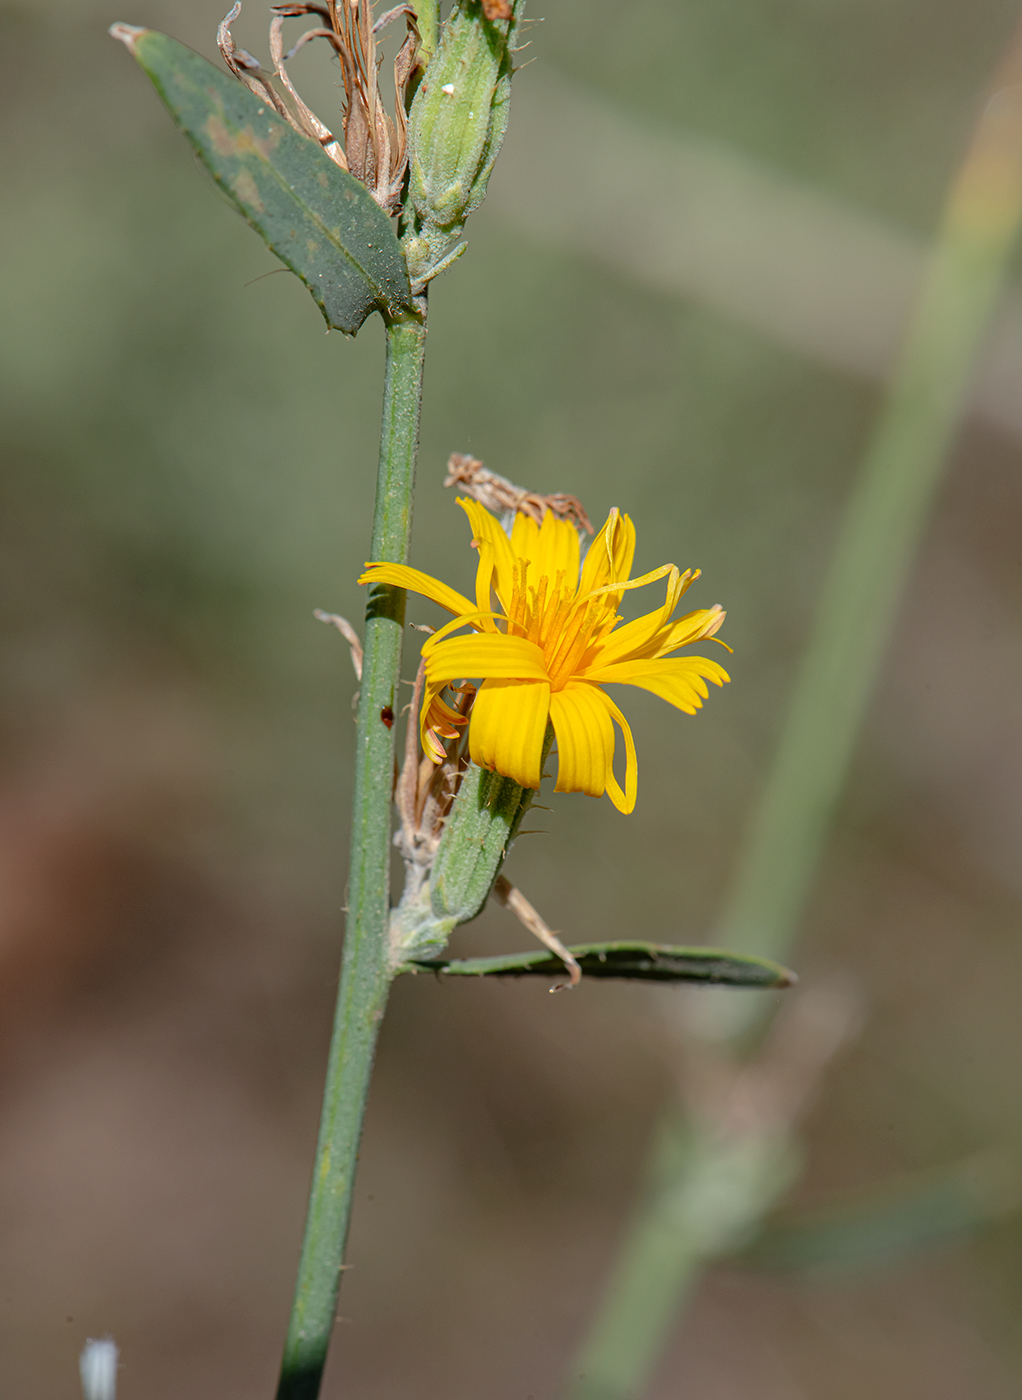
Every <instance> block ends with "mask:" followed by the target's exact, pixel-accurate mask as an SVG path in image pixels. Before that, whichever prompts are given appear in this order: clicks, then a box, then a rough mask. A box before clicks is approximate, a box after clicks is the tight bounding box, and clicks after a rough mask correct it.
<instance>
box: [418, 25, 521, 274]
mask: <svg viewBox="0 0 1022 1400" xmlns="http://www.w3.org/2000/svg"><path fill="white" fill-rule="evenodd" d="M520 11H521V0H516V3H515V4H514V6H513V8H512V6H511V5H510V4H509V3H502V4H496V3H494V0H488V3H485V4H484V3H483V2H482V0H458V3H457V5H456V6H455V8H454V10H453V11H452V13H451V15H450V17H449V18H448V20H447V22H446V24H445V25H444V26H443V31H442V33H441V35H440V42H439V45H438V47H437V50H436V53H435V54H434V55H433V58H432V60H431V61H430V64H429V67H428V68H427V69H426V73H425V76H424V77H423V79H422V82H421V83H420V84H419V88H418V91H417V92H416V94H415V100H414V102H413V103H412V110H411V113H410V114H409V118H408V158H409V181H408V201H407V206H410V208H409V210H408V212H409V213H413V222H412V226H411V227H410V229H409V231H408V233H407V235H406V237H405V256H406V258H407V260H408V267H409V272H410V273H411V276H412V279H413V282H417V283H418V284H419V285H424V284H425V282H427V281H428V280H429V278H430V277H432V276H434V275H435V273H436V272H437V271H439V269H440V264H441V263H442V262H443V261H444V260H445V258H447V257H448V256H450V255H451V250H452V249H453V248H454V245H455V244H456V243H457V241H458V239H459V238H460V236H461V231H462V228H463V227H464V224H465V220H466V219H467V218H468V216H469V214H471V213H472V211H473V210H474V209H477V208H478V207H479V205H480V204H481V203H482V201H483V197H484V195H485V194H486V184H487V181H488V180H489V178H490V171H491V170H492V169H493V162H494V160H495V159H496V157H497V153H498V151H499V150H500V146H501V142H502V141H503V139H504V132H505V131H506V129H507V121H508V114H509V111H510V104H511V72H512V65H511V44H512V40H513V37H514V32H515V28H516V26H517V22H518V17H519V14H520ZM505 12H506V14H507V15H508V16H509V17H508V18H506V19H502V18H499V17H494V18H490V17H489V16H490V15H491V14H492V15H494V16H499V15H500V14H502V13H505ZM407 206H406V207H407Z"/></svg>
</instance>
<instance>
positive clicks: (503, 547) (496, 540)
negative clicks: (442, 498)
mask: <svg viewBox="0 0 1022 1400" xmlns="http://www.w3.org/2000/svg"><path fill="white" fill-rule="evenodd" d="M458 505H459V506H461V508H462V510H463V511H464V512H465V514H466V515H467V516H468V518H469V523H470V524H471V526H472V535H473V538H474V539H477V540H480V541H481V540H486V542H487V543H488V544H489V545H491V546H492V548H493V557H494V576H495V578H494V582H495V587H496V590H497V597H498V598H499V599H500V605H501V607H502V608H503V609H504V611H505V612H507V610H508V608H509V607H510V606H511V593H512V589H513V585H514V577H515V556H514V551H513V550H512V548H511V541H510V540H509V539H508V537H507V535H506V534H505V533H504V531H503V530H502V529H501V525H500V521H499V520H497V519H495V518H494V517H493V516H492V515H491V514H490V512H489V511H488V510H487V509H486V507H485V506H481V505H480V504H479V502H478V501H470V500H466V499H465V497H463V496H459V497H458ZM480 567H482V555H481V554H480ZM477 591H478V589H477ZM488 606H489V603H488V602H487V607H488Z"/></svg>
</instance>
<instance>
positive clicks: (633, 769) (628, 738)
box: [593, 686, 639, 816]
mask: <svg viewBox="0 0 1022 1400" xmlns="http://www.w3.org/2000/svg"><path fill="white" fill-rule="evenodd" d="M593 693H594V694H595V695H598V696H599V698H600V702H601V704H603V705H605V706H606V707H607V713H608V714H609V715H610V717H611V719H613V720H615V721H616V722H617V724H618V725H619V727H620V729H621V734H622V737H623V738H624V741H625V790H624V792H622V791H621V788H620V786H619V785H618V781H617V779H616V778H615V777H614V770H613V768H610V767H608V769H607V793H608V795H609V796H610V800H611V802H613V804H614V806H615V807H616V808H617V809H618V811H619V812H624V814H625V815H626V816H627V815H628V813H629V812H631V811H632V810H633V808H634V807H635V798H636V795H637V794H638V791H639V763H638V760H637V759H636V757H635V740H634V739H633V738H632V731H631V730H630V729H629V727H628V721H627V720H626V719H625V717H624V715H623V714H622V713H621V711H620V710H619V709H618V707H617V706H616V705H615V704H614V702H613V700H612V699H611V698H610V696H609V695H608V694H607V692H606V691H605V690H601V689H600V688H599V686H594V687H593Z"/></svg>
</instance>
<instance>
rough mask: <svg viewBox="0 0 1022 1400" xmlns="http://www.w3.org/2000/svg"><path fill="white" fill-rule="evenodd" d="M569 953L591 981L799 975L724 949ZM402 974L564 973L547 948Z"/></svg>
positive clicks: (772, 980)
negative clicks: (602, 979)
mask: <svg viewBox="0 0 1022 1400" xmlns="http://www.w3.org/2000/svg"><path fill="white" fill-rule="evenodd" d="M568 951H569V952H570V953H571V954H572V956H573V957H575V958H577V959H578V963H579V966H580V967H581V969H582V973H583V976H585V977H631V978H638V979H640V980H644V981H647V982H702V983H709V984H713V985H716V986H726V987H790V986H791V985H792V983H793V982H795V981H796V980H797V979H796V977H795V974H794V973H793V972H789V971H788V969H787V968H784V967H781V966H780V965H779V964H778V963H772V962H768V961H767V960H766V959H765V958H753V957H745V956H740V955H739V954H737V953H725V952H722V951H721V950H720V949H719V948H671V947H668V946H666V945H664V944H661V943H633V942H618V943H583V944H581V945H579V946H577V947H574V948H569V949H568ZM401 971H402V972H442V973H443V974H444V975H445V976H447V977H550V976H557V975H558V974H559V973H562V972H563V971H564V964H563V963H562V962H561V960H560V958H558V957H556V956H555V955H554V954H553V953H551V952H548V950H547V949H546V948H536V949H535V950H534V951H530V952H528V953H505V954H504V955H503V956H501V957H497V958H455V959H453V960H452V959H449V958H423V959H415V960H413V961H411V962H407V963H405V965H404V966H403V967H402V968H401Z"/></svg>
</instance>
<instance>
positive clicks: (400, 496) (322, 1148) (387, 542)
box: [277, 307, 426, 1400]
mask: <svg viewBox="0 0 1022 1400" xmlns="http://www.w3.org/2000/svg"><path fill="white" fill-rule="evenodd" d="M425 343H426V323H425V308H424V307H423V314H422V315H421V316H408V317H406V318H404V319H402V320H398V321H393V322H390V323H388V325H387V364H386V379H385V384H384V392H383V425H382V430H381V436H380V466H379V476H378V478H377V486H376V511H375V516H374V519H373V538H372V545H371V549H370V557H371V558H373V559H379V560H386V561H389V562H396V563H404V562H406V560H407V558H408V543H409V535H410V531H411V519H412V491H413V487H414V484H415V459H416V454H417V451H418V442H419V409H420V402H421V397H422V368H423V355H424V351H425ZM404 610H405V594H404V590H403V589H400V588H391V587H388V586H382V585H380V586H376V587H374V588H373V589H372V590H371V591H370V595H369V600H368V605H367V610H366V630H365V655H364V660H363V667H362V689H361V696H360V699H359V707H358V728H357V731H356V739H355V794H354V801H353V807H352V831H351V866H350V876H349V881H348V918H347V924H346V929H345V938H344V959H343V963H342V967H341V982H340V987H339V990H338V994H337V1012H336V1017H335V1020H334V1031H333V1040H332V1042H331V1045H330V1058H329V1062H328V1066H327V1076H326V1087H325V1089H324V1093H323V1115H322V1119H321V1122H320V1130H319V1143H318V1145H317V1148H316V1162H315V1168H314V1171H313V1179H312V1190H311V1193H310V1196H309V1213H308V1218H307V1221H306V1226H305V1239H304V1241H303V1244H302V1257H301V1262H300V1264H299V1266H298V1281H297V1284H296V1287H295V1297H294V1304H293V1306H292V1311H291V1322H290V1326H289V1328H288V1334H287V1342H286V1344H285V1348H284V1360H283V1365H282V1368H281V1377H280V1385H279V1388H278V1390H277V1400H316V1396H318V1394H319V1388H320V1382H321V1380H322V1376H323V1367H324V1365H325V1364H326V1356H327V1349H328V1347H329V1345H330V1334H331V1332H332V1330H333V1325H334V1318H335V1313H336V1308H337V1293H338V1288H339V1286H340V1277H341V1269H342V1267H343V1260H344V1250H345V1247H346V1244H347V1238H348V1226H349V1222H350V1219H351V1200H352V1190H353V1187H354V1182H355V1166H356V1161H357V1158H358V1146H359V1140H360V1137H361V1133H362V1119H363V1116H364V1113H365V1104H366V1097H367V1094H368V1090H369V1076H370V1074H371V1072H372V1065H373V1056H374V1054H375V1051H376V1039H377V1035H378V1033H379V1027H380V1022H381V1021H382V1019H383V1012H384V1008H385V1006H386V1002H387V993H388V991H389V989H390V982H391V978H392V976H393V971H392V969H391V967H390V964H389V961H388V957H387V926H388V918H389V909H390V878H389V876H390V830H391V817H390V803H391V788H392V785H393V770H394V738H393V730H392V728H391V726H390V725H388V724H387V723H385V722H384V720H383V719H382V718H381V715H382V713H383V712H384V711H387V710H391V711H392V710H393V706H394V697H395V694H396V691H397V681H398V668H399V666H400V662H401V637H402V629H403V625H404Z"/></svg>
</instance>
